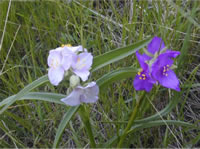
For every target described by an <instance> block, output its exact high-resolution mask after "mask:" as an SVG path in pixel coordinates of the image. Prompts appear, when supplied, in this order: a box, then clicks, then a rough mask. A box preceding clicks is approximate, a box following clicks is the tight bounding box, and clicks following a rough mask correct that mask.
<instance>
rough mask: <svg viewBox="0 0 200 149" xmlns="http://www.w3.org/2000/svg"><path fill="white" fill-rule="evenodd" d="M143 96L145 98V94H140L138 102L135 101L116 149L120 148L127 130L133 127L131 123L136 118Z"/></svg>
mask: <svg viewBox="0 0 200 149" xmlns="http://www.w3.org/2000/svg"><path fill="white" fill-rule="evenodd" d="M144 96H145V92H143V93H142V95H141V97H140V98H139V100H138V101H137V103H136V105H135V107H134V109H133V112H132V114H131V117H130V119H129V121H128V124H127V126H126V128H125V130H124V133H123V134H122V135H121V137H120V140H119V143H118V144H117V148H121V146H122V143H123V142H124V139H125V138H126V136H127V132H128V131H129V129H130V128H131V126H132V125H133V122H134V120H135V118H136V116H137V111H138V108H139V106H140V103H141V100H142V99H143V98H144Z"/></svg>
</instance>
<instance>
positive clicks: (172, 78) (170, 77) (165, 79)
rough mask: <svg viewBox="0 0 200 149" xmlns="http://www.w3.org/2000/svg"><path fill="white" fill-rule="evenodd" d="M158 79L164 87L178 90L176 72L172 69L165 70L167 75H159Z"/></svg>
mask: <svg viewBox="0 0 200 149" xmlns="http://www.w3.org/2000/svg"><path fill="white" fill-rule="evenodd" d="M158 81H159V83H160V84H161V85H162V86H164V87H167V88H171V89H174V90H176V91H180V88H179V80H178V78H177V77H176V74H175V73H174V72H173V71H172V70H169V71H167V76H165V75H160V76H159V78H158Z"/></svg>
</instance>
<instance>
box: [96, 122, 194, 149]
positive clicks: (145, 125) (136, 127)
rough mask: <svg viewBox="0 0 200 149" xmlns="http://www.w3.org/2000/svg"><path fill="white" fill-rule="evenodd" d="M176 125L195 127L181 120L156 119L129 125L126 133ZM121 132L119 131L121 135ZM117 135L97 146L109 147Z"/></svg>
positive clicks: (116, 138)
mask: <svg viewBox="0 0 200 149" xmlns="http://www.w3.org/2000/svg"><path fill="white" fill-rule="evenodd" d="M166 124H167V125H176V126H184V127H190V128H196V126H195V125H193V124H190V123H187V122H183V121H176V120H165V121H163V120H157V121H150V122H146V123H141V124H135V125H134V126H132V127H131V129H130V130H129V131H128V132H127V133H128V134H130V133H133V132H135V131H139V130H141V129H145V128H151V127H156V126H161V125H166ZM121 134H122V133H120V135H121ZM118 139H119V137H118V136H114V137H112V138H111V139H110V140H108V141H107V142H106V143H105V144H103V145H101V146H99V147H103V148H108V147H111V146H112V145H113V144H114V143H116V141H118Z"/></svg>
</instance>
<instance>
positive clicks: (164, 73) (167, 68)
mask: <svg viewBox="0 0 200 149" xmlns="http://www.w3.org/2000/svg"><path fill="white" fill-rule="evenodd" d="M168 71H169V65H166V66H164V67H163V75H164V76H166V77H167V76H168V73H167V72H168Z"/></svg>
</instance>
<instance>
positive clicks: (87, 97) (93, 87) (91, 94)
mask: <svg viewBox="0 0 200 149" xmlns="http://www.w3.org/2000/svg"><path fill="white" fill-rule="evenodd" d="M98 94H99V87H98V85H97V84H96V82H91V83H89V84H88V85H87V86H86V87H85V88H84V96H81V97H82V98H81V102H84V103H95V102H96V101H97V100H98V99H99V97H98Z"/></svg>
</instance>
